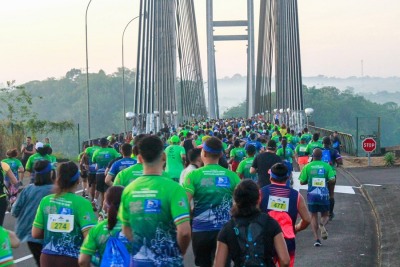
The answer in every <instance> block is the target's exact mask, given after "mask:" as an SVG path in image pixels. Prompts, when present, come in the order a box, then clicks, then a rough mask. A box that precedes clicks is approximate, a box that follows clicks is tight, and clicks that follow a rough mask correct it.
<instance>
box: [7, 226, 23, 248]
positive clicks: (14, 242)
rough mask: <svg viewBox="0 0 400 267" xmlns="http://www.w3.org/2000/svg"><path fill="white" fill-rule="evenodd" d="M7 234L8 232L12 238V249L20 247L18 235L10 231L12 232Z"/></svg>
mask: <svg viewBox="0 0 400 267" xmlns="http://www.w3.org/2000/svg"><path fill="white" fill-rule="evenodd" d="M7 232H8V237H9V238H10V243H11V247H12V248H17V247H19V244H20V241H19V239H18V237H17V235H16V234H15V233H14V232H13V231H10V230H7Z"/></svg>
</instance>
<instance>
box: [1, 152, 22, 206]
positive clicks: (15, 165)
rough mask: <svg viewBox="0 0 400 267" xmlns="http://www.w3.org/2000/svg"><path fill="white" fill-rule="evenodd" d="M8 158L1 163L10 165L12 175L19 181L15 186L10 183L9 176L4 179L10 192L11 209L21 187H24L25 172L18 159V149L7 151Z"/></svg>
mask: <svg viewBox="0 0 400 267" xmlns="http://www.w3.org/2000/svg"><path fill="white" fill-rule="evenodd" d="M6 156H7V158H6V159H3V160H2V161H1V162H5V163H7V164H8V166H10V168H11V171H12V173H13V174H14V176H15V178H17V180H18V184H16V185H13V184H11V183H10V178H9V177H8V176H7V175H5V177H4V185H5V187H6V188H7V191H8V202H9V207H11V206H12V205H13V204H14V202H15V200H16V199H17V195H18V191H19V188H20V186H22V180H23V178H24V172H25V170H24V167H23V166H22V162H21V161H20V160H19V159H17V156H18V152H17V149H16V148H14V149H9V150H7V152H6Z"/></svg>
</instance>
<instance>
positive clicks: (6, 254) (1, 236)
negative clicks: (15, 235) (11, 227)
mask: <svg viewBox="0 0 400 267" xmlns="http://www.w3.org/2000/svg"><path fill="white" fill-rule="evenodd" d="M0 247H1V249H0V267H5V266H10V265H12V264H14V258H13V254H12V249H11V241H10V236H9V235H8V231H7V230H6V229H4V228H3V227H2V226H0Z"/></svg>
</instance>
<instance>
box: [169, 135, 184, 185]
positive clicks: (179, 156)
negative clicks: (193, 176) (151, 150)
mask: <svg viewBox="0 0 400 267" xmlns="http://www.w3.org/2000/svg"><path fill="white" fill-rule="evenodd" d="M170 142H171V145H169V146H168V147H167V148H166V149H165V155H166V157H167V163H166V167H165V172H166V173H168V175H169V176H170V177H171V178H172V179H173V180H174V181H176V182H179V177H180V176H181V172H182V171H183V168H184V163H185V161H186V152H185V149H184V148H183V147H182V146H180V145H179V143H180V140H179V137H178V136H176V135H174V136H172V137H171V139H170Z"/></svg>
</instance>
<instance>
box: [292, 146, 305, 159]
mask: <svg viewBox="0 0 400 267" xmlns="http://www.w3.org/2000/svg"><path fill="white" fill-rule="evenodd" d="M295 152H296V154H297V156H298V157H303V156H307V145H306V144H298V145H297V146H296V149H295Z"/></svg>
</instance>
